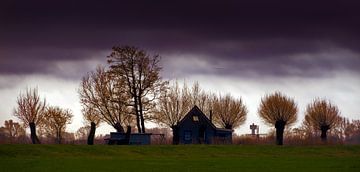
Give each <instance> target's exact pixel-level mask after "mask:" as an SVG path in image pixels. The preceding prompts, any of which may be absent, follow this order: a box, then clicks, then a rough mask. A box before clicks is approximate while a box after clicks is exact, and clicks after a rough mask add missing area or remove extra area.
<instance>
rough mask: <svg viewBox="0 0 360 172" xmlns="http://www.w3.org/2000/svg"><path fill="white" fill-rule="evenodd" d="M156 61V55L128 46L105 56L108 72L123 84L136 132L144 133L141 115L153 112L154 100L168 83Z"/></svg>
mask: <svg viewBox="0 0 360 172" xmlns="http://www.w3.org/2000/svg"><path fill="white" fill-rule="evenodd" d="M159 62H160V57H159V56H158V55H154V56H150V55H148V54H147V53H146V52H145V51H144V50H140V49H138V48H136V47H131V46H122V47H113V51H112V53H111V54H110V55H109V56H108V63H109V64H110V68H111V73H112V74H113V75H114V76H115V78H117V79H118V80H120V82H123V81H125V83H126V84H125V88H126V92H127V93H128V94H129V95H130V96H131V98H132V103H131V106H132V107H133V111H134V114H135V115H136V124H137V128H138V132H139V133H145V117H144V114H145V113H146V112H149V111H150V110H152V109H154V107H155V104H154V100H156V99H157V98H158V97H159V93H160V91H161V90H162V89H163V88H164V86H165V85H166V84H167V82H163V81H162V79H161V77H160V74H159V72H160V70H161V67H160V65H159Z"/></svg>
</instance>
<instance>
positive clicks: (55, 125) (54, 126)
mask: <svg viewBox="0 0 360 172" xmlns="http://www.w3.org/2000/svg"><path fill="white" fill-rule="evenodd" d="M72 117H73V115H72V112H71V111H70V110H69V109H61V108H60V107H53V106H50V107H48V108H47V109H46V112H45V119H46V120H45V122H44V123H45V124H46V126H47V128H48V129H50V130H51V131H52V132H53V133H54V134H55V135H56V142H57V143H58V144H61V141H62V133H63V132H65V129H66V125H67V124H70V123H71V118H72Z"/></svg>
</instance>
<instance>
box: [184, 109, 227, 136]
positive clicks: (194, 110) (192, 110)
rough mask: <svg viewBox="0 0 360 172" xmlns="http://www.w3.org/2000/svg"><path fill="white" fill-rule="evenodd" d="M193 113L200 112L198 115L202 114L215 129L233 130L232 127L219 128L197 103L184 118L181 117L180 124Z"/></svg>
mask: <svg viewBox="0 0 360 172" xmlns="http://www.w3.org/2000/svg"><path fill="white" fill-rule="evenodd" d="M192 114H198V115H202V116H203V117H204V119H205V121H206V122H207V123H209V124H210V126H211V127H212V128H213V129H214V130H218V131H231V132H232V130H231V129H226V128H217V127H216V126H215V125H214V124H213V123H212V122H211V121H210V119H209V118H208V117H207V116H206V115H205V114H204V113H203V112H202V111H201V109H200V108H199V107H197V106H196V105H195V106H194V107H193V108H192V109H191V110H190V111H189V112H188V113H187V114H186V115H185V116H184V117H183V119H181V121H180V122H179V124H178V125H179V126H180V125H181V124H182V123H183V122H184V121H185V119H186V118H187V117H188V116H190V115H192Z"/></svg>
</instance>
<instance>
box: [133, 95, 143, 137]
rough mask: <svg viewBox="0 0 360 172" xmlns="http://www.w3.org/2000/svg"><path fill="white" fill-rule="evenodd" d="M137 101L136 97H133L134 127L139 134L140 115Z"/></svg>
mask: <svg viewBox="0 0 360 172" xmlns="http://www.w3.org/2000/svg"><path fill="white" fill-rule="evenodd" d="M138 108H139V107H138V101H137V97H134V109H135V115H136V126H137V128H138V133H141V131H142V130H141V126H140V115H139V110H138Z"/></svg>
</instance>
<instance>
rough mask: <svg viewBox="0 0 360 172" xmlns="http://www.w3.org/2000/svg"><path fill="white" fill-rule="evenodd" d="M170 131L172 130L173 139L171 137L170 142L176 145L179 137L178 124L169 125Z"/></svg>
mask: <svg viewBox="0 0 360 172" xmlns="http://www.w3.org/2000/svg"><path fill="white" fill-rule="evenodd" d="M171 129H172V132H173V139H172V144H173V145H178V144H179V142H180V138H179V126H177V125H174V126H172V127H171Z"/></svg>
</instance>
